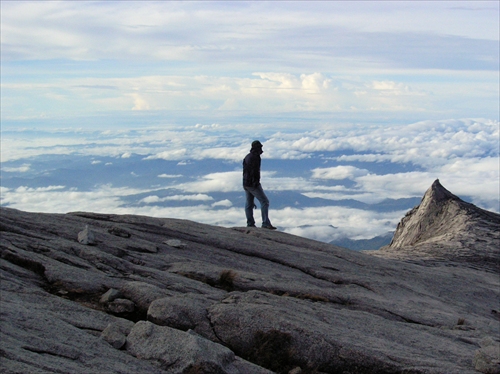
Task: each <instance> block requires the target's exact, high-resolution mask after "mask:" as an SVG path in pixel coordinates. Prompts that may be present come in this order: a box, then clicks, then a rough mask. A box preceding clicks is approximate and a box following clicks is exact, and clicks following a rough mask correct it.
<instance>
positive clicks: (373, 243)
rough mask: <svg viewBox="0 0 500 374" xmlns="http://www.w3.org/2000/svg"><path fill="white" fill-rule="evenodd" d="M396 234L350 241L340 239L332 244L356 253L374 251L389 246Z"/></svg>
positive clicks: (390, 233) (331, 242)
mask: <svg viewBox="0 0 500 374" xmlns="http://www.w3.org/2000/svg"><path fill="white" fill-rule="evenodd" d="M393 235H394V232H388V233H387V234H385V235H378V236H375V237H373V238H371V239H357V240H355V239H349V238H340V239H335V240H332V241H330V244H334V245H338V246H339V247H344V248H348V249H352V250H354V251H363V250H367V251H373V250H378V249H380V248H381V247H384V246H386V245H388V244H389V243H390V242H391V240H392V238H393Z"/></svg>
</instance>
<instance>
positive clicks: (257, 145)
mask: <svg viewBox="0 0 500 374" xmlns="http://www.w3.org/2000/svg"><path fill="white" fill-rule="evenodd" d="M252 148H262V143H261V142H259V141H258V140H254V141H253V142H252Z"/></svg>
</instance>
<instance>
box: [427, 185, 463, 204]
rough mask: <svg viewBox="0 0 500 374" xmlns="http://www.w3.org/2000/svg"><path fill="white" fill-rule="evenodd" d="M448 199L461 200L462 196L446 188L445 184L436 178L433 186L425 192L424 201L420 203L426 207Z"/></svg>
mask: <svg viewBox="0 0 500 374" xmlns="http://www.w3.org/2000/svg"><path fill="white" fill-rule="evenodd" d="M448 200H460V198H459V197H457V196H455V195H453V194H452V193H451V192H450V191H448V190H447V189H446V188H444V187H443V185H442V184H441V183H440V182H439V179H436V180H435V181H434V183H432V186H430V187H429V189H428V190H427V191H426V192H425V194H424V197H423V198H422V203H421V204H420V205H421V206H422V208H424V207H428V206H431V205H439V204H443V203H445V202H446V201H448ZM460 201H462V200H460Z"/></svg>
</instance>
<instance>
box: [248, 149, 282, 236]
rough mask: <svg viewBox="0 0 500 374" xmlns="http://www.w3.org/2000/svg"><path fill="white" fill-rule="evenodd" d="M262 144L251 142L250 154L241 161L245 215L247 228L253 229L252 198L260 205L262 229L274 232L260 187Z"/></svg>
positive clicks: (266, 200)
mask: <svg viewBox="0 0 500 374" xmlns="http://www.w3.org/2000/svg"><path fill="white" fill-rule="evenodd" d="M262 153H264V152H263V151H262V144H261V143H260V142H259V141H258V140H255V141H254V142H252V149H251V150H250V153H249V154H248V155H247V156H246V157H245V158H244V160H243V189H244V190H245V194H246V203H245V215H246V217H247V227H255V220H254V218H253V209H254V207H255V208H256V205H255V203H254V198H257V200H259V203H260V211H261V214H262V227H263V228H265V229H270V230H276V227H274V226H273V225H272V224H271V221H270V220H269V217H268V214H269V199H268V198H267V196H266V194H265V193H264V190H263V189H262V186H261V185H260V162H261V160H260V155H261V154H262Z"/></svg>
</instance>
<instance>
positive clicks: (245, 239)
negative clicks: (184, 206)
mask: <svg viewBox="0 0 500 374" xmlns="http://www.w3.org/2000/svg"><path fill="white" fill-rule="evenodd" d="M441 188H442V186H441V187H439V186H434V185H433V187H431V191H430V192H429V191H428V192H427V193H426V195H425V196H424V199H423V202H422V204H421V205H420V208H418V210H414V211H412V213H410V214H409V215H407V216H406V217H405V218H404V219H403V221H404V222H403V221H402V222H403V223H402V224H400V226H399V227H398V230H397V231H396V234H395V236H394V239H393V242H392V244H391V246H390V247H389V248H384V249H383V250H381V251H371V252H369V253H368V252H367V253H361V252H356V251H351V250H348V249H344V248H340V247H336V246H333V245H331V244H326V243H321V242H316V241H313V240H309V239H305V238H301V237H297V236H293V235H289V234H286V233H282V232H276V231H269V230H263V229H260V228H238V227H237V228H223V227H215V226H208V225H204V224H200V223H196V222H191V221H185V220H178V219H169V218H152V217H144V216H133V215H111V214H97V213H88V212H75V213H68V214H41V213H28V212H22V211H18V210H14V209H9V208H1V211H0V214H1V220H0V230H1V231H0V235H1V237H0V254H1V259H0V276H1V278H0V280H1V282H0V285H1V286H0V287H1V309H0V324H1V325H0V326H1V329H0V370H1V372H2V373H82V374H83V373H85V374H88V373H135V374H140V373H183V374H190V373H191V374H194V373H207V374H208V373H217V374H223V373H228V374H233V373H234V374H238V373H241V374H252V373H256V374H261V373H262V374H264V373H270V372H277V373H290V372H291V373H299V372H301V373H330V374H334V373H335V374H336V373H344V374H348V373H350V374H354V373H414V374H417V373H429V374H430V373H443V374H444V373H447V374H452V373H457V374H458V373H460V374H467V373H471V374H472V373H479V372H483V373H498V372H499V365H500V361H499V359H500V357H498V355H497V354H496V348H497V347H499V346H500V345H499V340H500V319H499V315H500V274H499V272H498V267H495V265H496V266H498V251H497V249H498V246H499V244H500V243H499V236H498V215H495V214H494V213H491V212H487V213H484V214H483V213H481V212H479V213H478V211H477V210H476V209H479V208H476V207H474V206H471V205H466V206H465V207H464V206H463V205H462V203H461V202H460V201H458V200H456V199H455V198H453V197H451V198H450V197H449V196H447V194H446V192H445V191H442V190H441ZM450 194H451V193H450ZM429 196H430V198H431V200H430V201H429V199H428V198H429ZM424 208H425V209H424ZM429 212H430V213H429ZM467 214H471V215H470V216H468V215H467ZM429 215H433V216H432V217H433V221H432V222H430V219H429V218H428V217H429ZM443 215H444V216H445V217H444V218H443ZM470 217H472V218H470ZM495 225H497V226H495ZM436 227H437V228H436ZM82 230H86V235H87V237H91V238H92V241H89V242H88V243H87V244H84V243H82V242H79V240H78V233H80V232H81V231H82ZM433 233H434V234H433ZM80 237H81V235H80ZM484 240H486V242H485V241H484ZM375 252H377V253H375ZM465 254H467V256H466V255H465ZM468 259H471V261H468Z"/></svg>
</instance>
